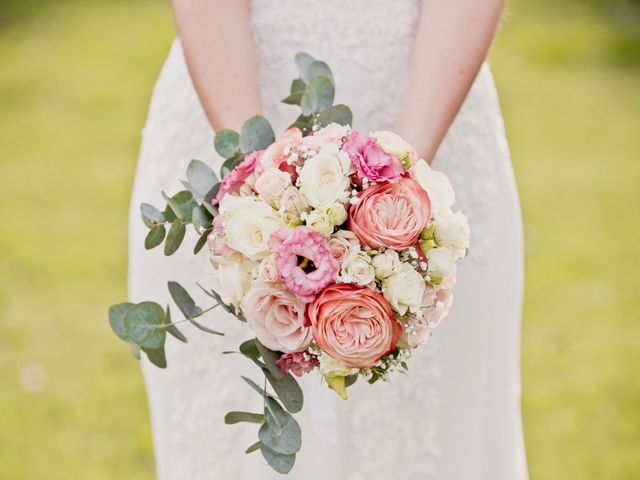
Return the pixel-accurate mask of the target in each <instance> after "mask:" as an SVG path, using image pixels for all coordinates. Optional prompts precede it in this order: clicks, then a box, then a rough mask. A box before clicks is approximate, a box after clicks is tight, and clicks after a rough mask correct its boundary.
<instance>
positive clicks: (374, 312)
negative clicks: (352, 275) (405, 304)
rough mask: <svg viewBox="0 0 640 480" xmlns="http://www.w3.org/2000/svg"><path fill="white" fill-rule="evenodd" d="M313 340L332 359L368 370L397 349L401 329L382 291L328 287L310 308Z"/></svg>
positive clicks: (351, 285) (340, 285)
mask: <svg viewBox="0 0 640 480" xmlns="http://www.w3.org/2000/svg"><path fill="white" fill-rule="evenodd" d="M307 317H308V319H309V321H310V322H311V326H312V328H313V338H314V339H315V341H316V342H317V344H318V346H319V347H320V348H321V349H322V350H323V351H324V352H325V353H326V354H327V355H329V356H330V357H332V358H333V359H335V360H337V361H338V362H340V363H341V364H343V365H345V366H347V367H352V368H368V367H371V366H373V365H374V364H375V363H376V362H377V361H378V360H380V358H381V357H382V356H383V355H385V354H387V353H389V352H391V351H392V350H393V349H395V348H396V344H397V342H398V338H399V337H400V334H401V333H402V326H401V325H400V324H399V323H398V322H397V321H396V320H395V319H394V318H393V312H392V311H391V306H390V305H389V303H388V302H387V301H386V300H385V298H384V297H383V296H382V294H381V293H380V292H379V291H376V290H372V289H370V288H368V287H358V286H356V285H353V284H348V283H336V284H333V285H330V286H328V287H327V288H325V289H324V290H322V292H320V294H318V296H317V297H316V299H315V300H314V301H313V303H311V304H310V305H309V306H308V307H307Z"/></svg>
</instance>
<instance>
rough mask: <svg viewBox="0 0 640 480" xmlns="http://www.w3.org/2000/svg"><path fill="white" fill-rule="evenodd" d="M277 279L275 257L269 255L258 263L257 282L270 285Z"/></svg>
mask: <svg viewBox="0 0 640 480" xmlns="http://www.w3.org/2000/svg"><path fill="white" fill-rule="evenodd" d="M278 278H279V275H278V269H277V268H276V257H275V255H269V256H268V257H265V258H263V259H262V261H261V262H260V265H259V266H258V280H261V281H263V282H267V283H272V282H276V281H277V280H278Z"/></svg>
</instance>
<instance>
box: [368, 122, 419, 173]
mask: <svg viewBox="0 0 640 480" xmlns="http://www.w3.org/2000/svg"><path fill="white" fill-rule="evenodd" d="M369 136H370V137H373V138H375V139H376V141H377V142H378V145H379V146H380V148H382V150H384V151H385V152H386V153H388V154H389V155H393V156H394V157H396V158H397V159H398V160H400V162H401V163H402V166H403V167H404V168H405V169H406V170H408V169H409V168H411V165H412V164H413V158H412V157H414V156H415V155H416V154H415V150H414V149H413V147H412V146H411V145H409V143H408V142H407V141H406V140H405V139H404V138H402V137H401V136H400V135H398V134H397V133H393V132H389V131H388V130H381V131H377V132H371V133H370V134H369Z"/></svg>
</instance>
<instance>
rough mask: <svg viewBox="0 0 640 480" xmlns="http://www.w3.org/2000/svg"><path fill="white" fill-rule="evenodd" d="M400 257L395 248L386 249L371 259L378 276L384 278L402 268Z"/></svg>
mask: <svg viewBox="0 0 640 480" xmlns="http://www.w3.org/2000/svg"><path fill="white" fill-rule="evenodd" d="M400 263H401V262H400V257H399V256H398V252H396V251H395V250H386V251H384V252H382V253H379V254H378V255H376V256H375V257H373V258H372V259H371V264H372V265H373V268H374V269H375V272H376V277H378V278H379V279H380V280H384V279H385V278H387V277H388V276H390V275H392V274H394V273H396V272H398V271H399V270H400Z"/></svg>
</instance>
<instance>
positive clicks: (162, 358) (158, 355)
mask: <svg viewBox="0 0 640 480" xmlns="http://www.w3.org/2000/svg"><path fill="white" fill-rule="evenodd" d="M142 351H143V352H144V353H146V355H147V358H148V359H149V361H150V362H151V363H153V364H154V365H155V366H156V367H159V368H167V357H166V355H165V352H164V346H161V347H158V348H153V349H150V348H143V349H142Z"/></svg>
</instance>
